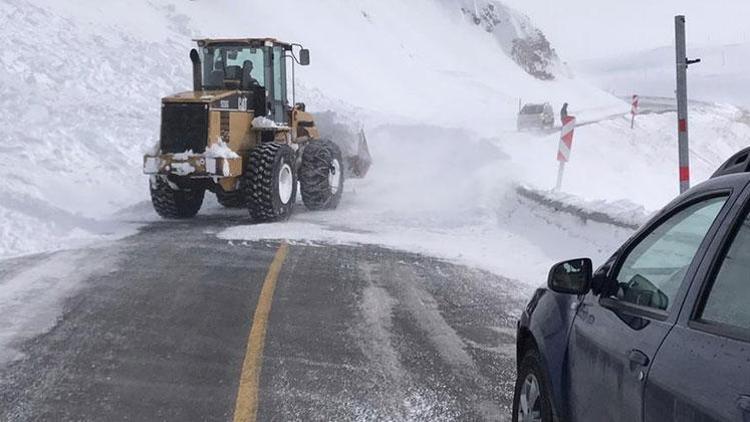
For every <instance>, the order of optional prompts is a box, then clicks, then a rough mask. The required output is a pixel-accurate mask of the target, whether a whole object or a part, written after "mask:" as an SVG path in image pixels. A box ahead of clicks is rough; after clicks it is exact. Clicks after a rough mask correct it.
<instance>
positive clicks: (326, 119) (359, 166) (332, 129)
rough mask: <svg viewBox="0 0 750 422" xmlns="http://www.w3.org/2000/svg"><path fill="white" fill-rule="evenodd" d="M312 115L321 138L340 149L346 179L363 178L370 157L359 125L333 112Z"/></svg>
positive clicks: (365, 138) (363, 132)
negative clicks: (328, 140) (331, 142)
mask: <svg viewBox="0 0 750 422" xmlns="http://www.w3.org/2000/svg"><path fill="white" fill-rule="evenodd" d="M313 115H314V118H315V125H316V126H317V127H318V130H319V131H320V136H321V138H323V139H330V140H331V141H333V142H334V143H335V144H336V145H338V146H339V148H340V149H341V154H342V156H343V159H344V163H345V166H344V167H345V173H344V174H345V175H346V177H347V178H355V179H356V178H363V177H365V176H366V175H367V172H368V170H370V166H372V156H371V155H370V148H369V146H368V145H367V136H366V135H365V131H364V130H362V129H361V127H362V126H361V123H359V122H356V121H352V120H351V119H349V118H347V117H345V116H343V115H341V114H338V113H336V112H333V111H325V112H321V113H314V114H313Z"/></svg>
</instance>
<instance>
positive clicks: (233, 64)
mask: <svg viewBox="0 0 750 422" xmlns="http://www.w3.org/2000/svg"><path fill="white" fill-rule="evenodd" d="M263 54H264V49H263V48H252V47H247V46H236V45H234V46H232V45H228V46H213V47H205V48H203V49H201V62H202V63H203V89H206V90H222V89H244V90H248V89H250V88H251V87H252V86H253V85H260V86H265V78H264V75H263Z"/></svg>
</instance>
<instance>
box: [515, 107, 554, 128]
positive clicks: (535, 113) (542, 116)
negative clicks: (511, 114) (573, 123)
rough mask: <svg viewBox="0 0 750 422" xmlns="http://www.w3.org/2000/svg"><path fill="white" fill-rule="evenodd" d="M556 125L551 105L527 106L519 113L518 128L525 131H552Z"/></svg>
mask: <svg viewBox="0 0 750 422" xmlns="http://www.w3.org/2000/svg"><path fill="white" fill-rule="evenodd" d="M554 125H555V113H554V112H553V111H552V106H551V105H550V104H549V103H544V104H525V105H524V106H523V107H522V108H521V110H520V111H519V112H518V120H517V121H516V127H517V129H518V130H519V131H521V130H524V129H551V128H552V127H553V126H554Z"/></svg>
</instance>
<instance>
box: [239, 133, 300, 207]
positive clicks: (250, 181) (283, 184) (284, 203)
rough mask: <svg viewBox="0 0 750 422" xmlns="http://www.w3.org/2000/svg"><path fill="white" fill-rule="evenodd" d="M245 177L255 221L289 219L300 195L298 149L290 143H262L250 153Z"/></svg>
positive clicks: (249, 205) (248, 200)
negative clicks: (298, 188)
mask: <svg viewBox="0 0 750 422" xmlns="http://www.w3.org/2000/svg"><path fill="white" fill-rule="evenodd" d="M244 177H245V178H246V180H245V183H244V185H245V196H246V198H247V207H248V210H249V211H250V216H251V217H252V218H253V219H254V220H255V221H258V222H268V221H278V220H285V219H287V218H289V216H290V215H291V214H292V208H293V206H294V201H295V200H296V198H297V172H296V170H295V168H294V151H293V150H292V148H291V147H289V145H283V144H277V143H275V142H269V143H265V144H261V145H259V146H258V147H257V148H255V149H254V150H252V152H250V156H249V157H248V160H247V168H246V169H245V175H244Z"/></svg>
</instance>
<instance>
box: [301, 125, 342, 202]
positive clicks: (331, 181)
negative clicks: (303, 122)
mask: <svg viewBox="0 0 750 422" xmlns="http://www.w3.org/2000/svg"><path fill="white" fill-rule="evenodd" d="M299 172H300V190H301V191H302V202H304V203H305V207H307V209H309V210H323V209H334V208H336V207H337V206H338V205H339V201H341V195H342V194H343V192H344V166H343V160H342V159H341V149H339V147H338V145H336V144H334V143H333V142H331V141H328V140H321V141H311V142H310V143H309V144H307V146H305V149H304V152H303V153H302V164H301V165H300V170H299Z"/></svg>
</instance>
